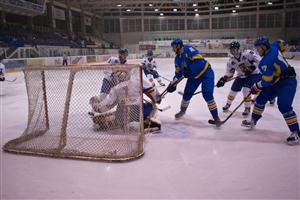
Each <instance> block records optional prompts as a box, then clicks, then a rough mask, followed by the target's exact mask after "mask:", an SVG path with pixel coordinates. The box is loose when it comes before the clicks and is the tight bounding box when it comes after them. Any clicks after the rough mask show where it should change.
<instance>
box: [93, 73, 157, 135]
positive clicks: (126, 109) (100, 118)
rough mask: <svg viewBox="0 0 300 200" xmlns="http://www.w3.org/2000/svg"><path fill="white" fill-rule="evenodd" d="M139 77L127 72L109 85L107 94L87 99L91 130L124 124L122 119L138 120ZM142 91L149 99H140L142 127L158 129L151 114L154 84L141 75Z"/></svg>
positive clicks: (153, 108) (153, 112)
mask: <svg viewBox="0 0 300 200" xmlns="http://www.w3.org/2000/svg"><path fill="white" fill-rule="evenodd" d="M139 85H140V81H139V80H138V79H136V78H135V77H134V76H130V77H129V78H128V79H127V80H126V81H122V82H119V84H117V85H115V86H114V87H112V88H111V89H110V92H109V94H108V95H107V96H106V97H105V98H103V99H101V97H100V96H94V97H92V98H91V99H90V102H89V103H90V105H91V107H92V112H90V113H89V114H90V115H91V117H92V119H93V122H94V129H95V130H103V129H104V130H105V129H112V128H124V129H125V128H126V123H129V124H134V123H135V122H139V121H140V106H139V105H140V97H139V94H140V92H139V89H140V86H139ZM143 93H144V94H145V95H146V96H147V97H148V98H149V99H150V101H145V102H143V111H144V113H143V115H144V116H143V119H144V127H145V131H150V132H151V131H160V129H161V124H160V122H159V121H158V120H157V119H155V118H154V116H155V113H156V110H157V108H156V105H155V103H159V102H160V99H159V94H158V92H157V90H156V89H155V87H152V85H151V84H150V83H149V82H148V81H147V80H146V79H145V78H144V79H143Z"/></svg>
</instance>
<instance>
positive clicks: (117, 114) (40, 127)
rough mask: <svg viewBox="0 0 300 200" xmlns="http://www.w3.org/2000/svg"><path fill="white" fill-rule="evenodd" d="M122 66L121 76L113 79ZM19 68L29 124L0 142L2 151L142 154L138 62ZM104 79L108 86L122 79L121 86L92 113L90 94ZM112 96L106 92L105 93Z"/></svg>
mask: <svg viewBox="0 0 300 200" xmlns="http://www.w3.org/2000/svg"><path fill="white" fill-rule="evenodd" d="M120 71H121V72H122V77H120V76H117V77H113V79H112V75H113V74H115V73H116V72H120ZM23 72H24V77H25V83H26V89H27V96H28V122H27V127H26V129H25V130H24V132H23V134H22V135H21V136H20V137H18V138H16V139H13V140H11V141H8V142H7V143H6V144H5V145H4V146H3V149H4V150H5V151H7V152H14V153H25V154H33V155H44V156H52V157H62V158H76V159H87V160H109V161H122V160H131V159H136V158H138V157H140V156H142V155H143V154H144V127H143V126H144V125H143V96H142V95H143V93H142V92H143V90H142V71H141V68H140V67H139V66H138V65H98V66H80V67H47V68H42V67H41V68H27V69H24V70H23ZM124 74H125V75H124ZM104 79H106V80H110V81H112V83H111V85H110V86H109V87H110V89H111V88H114V87H119V85H121V86H122V87H121V89H120V91H121V92H118V93H116V94H115V95H116V96H115V98H114V99H113V100H114V102H113V104H112V106H111V108H110V109H109V110H108V111H106V110H103V112H102V110H101V109H100V111H98V112H93V114H94V115H90V111H91V110H92V108H93V107H92V106H91V105H90V99H91V98H92V97H95V96H99V95H100V90H101V88H103V87H105V86H106V85H105V84H103V83H104V81H103V80H104ZM133 82H134V83H135V85H133V84H132V83H133ZM110 89H109V88H108V90H110ZM111 91H112V89H111ZM111 96H112V95H111V94H110V93H109V95H107V96H106V98H108V100H109V98H110V97H111ZM102 100H103V99H102ZM104 100H106V101H107V99H104ZM104 100H103V102H104ZM99 105H102V101H100V104H99Z"/></svg>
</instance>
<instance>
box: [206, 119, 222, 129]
mask: <svg viewBox="0 0 300 200" xmlns="http://www.w3.org/2000/svg"><path fill="white" fill-rule="evenodd" d="M208 123H209V124H214V125H216V126H217V127H220V126H221V125H222V122H221V120H220V118H219V117H214V119H210V120H208Z"/></svg>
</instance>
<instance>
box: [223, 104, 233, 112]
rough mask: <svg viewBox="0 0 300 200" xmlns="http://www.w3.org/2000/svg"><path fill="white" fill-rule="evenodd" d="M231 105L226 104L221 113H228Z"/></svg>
mask: <svg viewBox="0 0 300 200" xmlns="http://www.w3.org/2000/svg"><path fill="white" fill-rule="evenodd" d="M230 106H231V104H229V103H226V105H225V106H224V107H223V112H228V111H229V108H230Z"/></svg>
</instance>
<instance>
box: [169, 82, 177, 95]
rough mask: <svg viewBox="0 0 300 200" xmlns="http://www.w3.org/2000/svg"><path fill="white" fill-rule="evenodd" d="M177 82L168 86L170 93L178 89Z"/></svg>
mask: <svg viewBox="0 0 300 200" xmlns="http://www.w3.org/2000/svg"><path fill="white" fill-rule="evenodd" d="M176 87H177V84H176V83H175V82H171V83H170V84H169V85H168V87H167V91H168V92H169V93H172V92H174V91H175V90H176Z"/></svg>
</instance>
